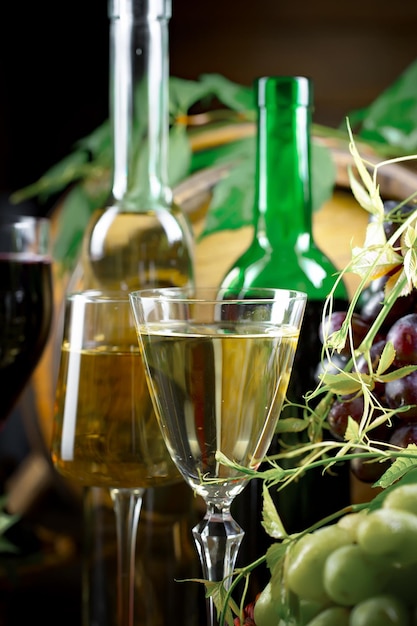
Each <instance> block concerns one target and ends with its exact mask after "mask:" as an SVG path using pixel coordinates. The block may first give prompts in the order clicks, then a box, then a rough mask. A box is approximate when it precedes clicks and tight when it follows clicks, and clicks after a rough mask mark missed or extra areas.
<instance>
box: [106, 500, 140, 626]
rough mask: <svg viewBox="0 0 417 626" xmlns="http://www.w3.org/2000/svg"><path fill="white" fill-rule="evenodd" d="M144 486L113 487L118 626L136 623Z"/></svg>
mask: <svg viewBox="0 0 417 626" xmlns="http://www.w3.org/2000/svg"><path fill="white" fill-rule="evenodd" d="M144 493H145V489H116V488H112V489H110V496H111V499H112V502H113V510H114V513H115V516H116V534H117V613H118V626H133V624H134V586H135V551H136V536H137V530H138V523H139V516H140V511H141V508H142V501H143V495H144Z"/></svg>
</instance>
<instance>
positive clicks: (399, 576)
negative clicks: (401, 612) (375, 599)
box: [389, 563, 417, 606]
mask: <svg viewBox="0 0 417 626" xmlns="http://www.w3.org/2000/svg"><path fill="white" fill-rule="evenodd" d="M391 569H392V576H391V580H390V583H389V592H390V593H391V594H392V595H394V596H396V597H397V598H399V599H400V600H402V601H403V602H404V603H405V604H407V606H412V605H413V604H415V603H416V601H417V563H411V564H410V565H400V566H392V567H391Z"/></svg>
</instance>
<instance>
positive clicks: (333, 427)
mask: <svg viewBox="0 0 417 626" xmlns="http://www.w3.org/2000/svg"><path fill="white" fill-rule="evenodd" d="M362 415H363V396H354V397H353V398H352V397H349V398H346V397H344V398H343V397H341V398H335V400H334V401H333V404H332V406H331V407H330V411H329V413H328V415H327V422H328V425H329V428H330V432H331V433H332V435H333V436H334V437H335V438H336V439H339V440H341V441H342V440H343V439H344V436H345V432H346V427H347V423H348V417H349V416H350V417H351V418H352V419H353V420H355V422H359V421H360V420H361V417H362Z"/></svg>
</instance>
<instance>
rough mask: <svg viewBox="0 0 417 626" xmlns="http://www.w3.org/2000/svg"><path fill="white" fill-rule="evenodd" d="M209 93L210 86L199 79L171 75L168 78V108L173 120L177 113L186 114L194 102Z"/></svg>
mask: <svg viewBox="0 0 417 626" xmlns="http://www.w3.org/2000/svg"><path fill="white" fill-rule="evenodd" d="M210 95H212V94H211V91H210V86H208V85H206V84H204V83H202V82H201V81H194V80H186V79H184V78H178V77H175V76H171V77H170V79H169V110H170V115H171V118H172V119H173V120H175V118H176V117H177V116H178V115H186V114H187V113H188V111H189V109H190V108H191V107H192V106H193V105H194V104H196V103H197V102H199V101H200V100H202V99H204V98H207V97H208V96H210Z"/></svg>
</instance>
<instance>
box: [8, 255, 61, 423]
mask: <svg viewBox="0 0 417 626" xmlns="http://www.w3.org/2000/svg"><path fill="white" fill-rule="evenodd" d="M52 310H53V296H52V272H51V259H50V258H49V257H45V256H41V255H35V254H11V253H10V254H0V384H1V408H0V422H3V421H4V420H5V419H6V417H7V416H8V414H9V413H10V411H11V410H12V408H13V406H14V405H15V403H16V402H17V400H18V398H19V396H20V394H21V393H22V391H23V389H24V387H25V385H26V383H27V381H28V380H29V378H30V376H31V374H32V372H33V370H34V369H35V366H36V364H37V363H38V360H39V358H40V356H41V354H42V351H43V349H44V347H45V344H46V341H47V339H48V335H49V329H50V325H51V319H52Z"/></svg>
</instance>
